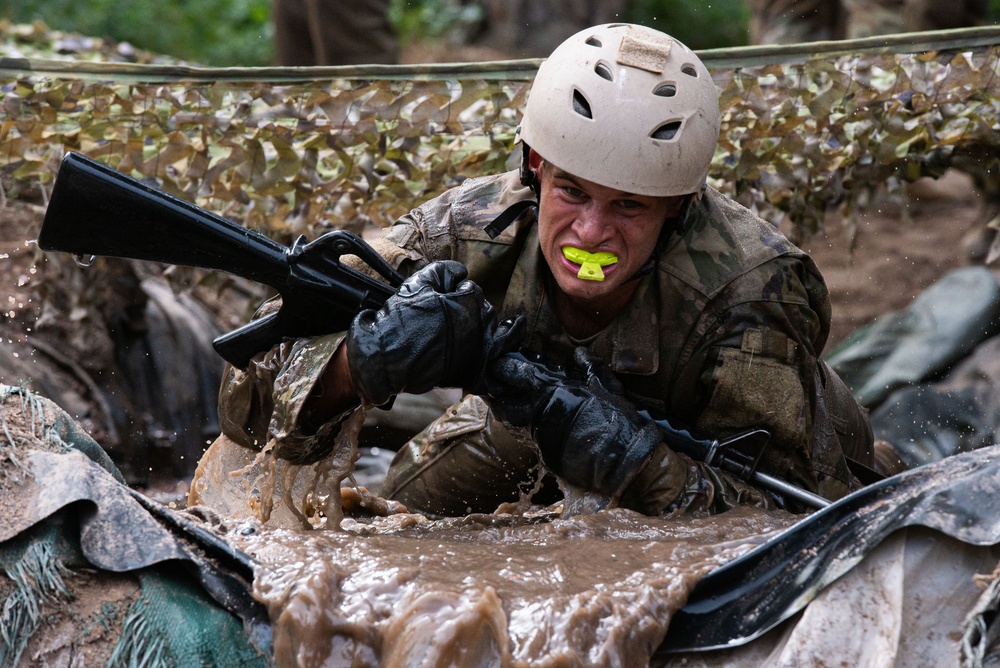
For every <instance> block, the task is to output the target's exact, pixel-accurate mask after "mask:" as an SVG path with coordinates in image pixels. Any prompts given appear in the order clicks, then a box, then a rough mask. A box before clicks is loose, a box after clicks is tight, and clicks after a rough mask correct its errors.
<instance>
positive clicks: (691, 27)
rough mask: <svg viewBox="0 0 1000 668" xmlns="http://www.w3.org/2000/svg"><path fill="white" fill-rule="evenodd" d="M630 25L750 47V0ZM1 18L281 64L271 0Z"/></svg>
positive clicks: (660, 6)
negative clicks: (276, 53) (277, 57)
mask: <svg viewBox="0 0 1000 668" xmlns="http://www.w3.org/2000/svg"><path fill="white" fill-rule="evenodd" d="M996 1H997V2H998V3H1000V0H996ZM483 15H484V12H483V10H482V8H481V7H480V6H479V5H478V4H477V3H476V2H470V1H469V0H393V5H392V9H391V12H390V18H391V20H392V22H393V24H394V25H395V27H396V30H397V33H398V35H399V39H400V42H401V44H402V45H404V46H406V45H408V44H412V43H415V42H420V41H434V40H452V41H461V40H462V39H464V38H465V37H466V36H468V35H470V34H472V33H473V32H474V31H475V30H476V24H477V23H479V22H480V21H482V20H483ZM622 18H623V19H624V20H628V21H635V22H639V23H645V24H647V25H652V26H655V27H658V28H660V29H662V30H665V31H667V32H670V33H672V34H674V35H675V36H676V37H678V38H679V39H680V40H681V41H683V42H685V43H686V44H688V45H689V46H691V47H692V48H698V49H701V48H710V47H718V46H733V45H739V44H745V43H746V40H747V22H748V18H749V17H748V12H747V9H746V7H745V5H744V2H743V0H714V1H713V2H690V1H682V0H631V1H630V2H628V3H627V9H626V11H625V12H624V15H623V16H622ZM0 19H8V20H10V21H11V22H14V23H32V22H35V21H42V22H44V23H45V24H46V25H48V26H49V27H50V28H53V29H56V30H63V31H67V32H75V33H81V34H83V35H88V36H91V37H102V38H108V39H112V40H115V41H118V42H128V43H130V44H132V45H133V46H135V47H137V48H140V49H143V50H147V51H152V52H156V53H161V54H165V55H170V56H173V57H175V58H179V59H181V60H185V61H188V62H190V63H197V64H202V65H211V66H247V67H253V66H263V65H270V64H272V62H273V58H274V29H273V26H272V24H271V2H270V0H158V1H156V2H150V1H149V0H4V2H2V3H0Z"/></svg>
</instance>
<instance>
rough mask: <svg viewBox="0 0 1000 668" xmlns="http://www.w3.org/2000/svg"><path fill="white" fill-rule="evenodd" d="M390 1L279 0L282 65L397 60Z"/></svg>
mask: <svg viewBox="0 0 1000 668" xmlns="http://www.w3.org/2000/svg"><path fill="white" fill-rule="evenodd" d="M389 1H390V0H351V1H350V2H345V1H344V0H274V34H275V48H276V52H277V53H276V56H277V63H278V64H279V65H287V66H308V65H359V64H365V63H395V62H398V60H399V47H398V44H397V42H396V34H395V32H394V31H393V28H392V24H390V23H389V14H388V12H389Z"/></svg>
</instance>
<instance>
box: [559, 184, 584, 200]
mask: <svg viewBox="0 0 1000 668" xmlns="http://www.w3.org/2000/svg"><path fill="white" fill-rule="evenodd" d="M563 192H565V193H566V194H567V195H569V196H570V197H573V198H574V199H579V198H581V197H583V196H584V193H583V191H582V190H580V189H579V188H574V187H573V186H564V187H563Z"/></svg>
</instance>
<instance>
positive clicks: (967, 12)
mask: <svg viewBox="0 0 1000 668" xmlns="http://www.w3.org/2000/svg"><path fill="white" fill-rule="evenodd" d="M749 6H750V10H751V19H750V41H751V43H753V44H792V43H796V42H812V41H816V40H827V39H855V38H860V37H872V36H875V35H886V34H891V33H905V32H920V31H923V30H945V29H949V28H961V27H965V26H974V25H979V24H982V23H983V22H985V20H986V16H987V11H988V9H989V2H988V0H959V2H957V3H942V2H939V1H938V0H839V1H833V2H830V1H825V0H749Z"/></svg>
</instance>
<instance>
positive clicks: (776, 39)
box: [747, 0, 845, 44]
mask: <svg viewBox="0 0 1000 668" xmlns="http://www.w3.org/2000/svg"><path fill="white" fill-rule="evenodd" d="M747 4H748V5H749V7H750V43H751V44H796V43H799V42H815V41H819V40H828V39H843V38H844V31H845V21H844V18H845V17H844V11H843V8H842V7H841V6H840V3H839V2H836V0H748V2H747Z"/></svg>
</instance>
